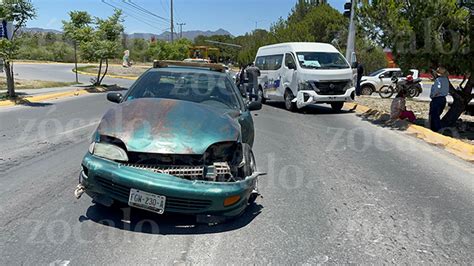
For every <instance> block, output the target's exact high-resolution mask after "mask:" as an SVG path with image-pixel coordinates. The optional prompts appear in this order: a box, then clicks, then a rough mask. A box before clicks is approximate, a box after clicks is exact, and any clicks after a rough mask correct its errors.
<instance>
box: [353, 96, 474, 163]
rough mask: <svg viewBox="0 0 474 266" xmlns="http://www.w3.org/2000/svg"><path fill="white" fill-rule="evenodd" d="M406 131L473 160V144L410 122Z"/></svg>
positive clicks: (357, 107)
mask: <svg viewBox="0 0 474 266" xmlns="http://www.w3.org/2000/svg"><path fill="white" fill-rule="evenodd" d="M344 106H345V107H346V108H349V109H350V110H353V111H355V112H357V113H361V114H363V113H369V112H372V111H376V110H374V109H371V108H369V107H367V106H364V105H360V104H357V103H346V104H345V105H344ZM378 112H379V111H378ZM406 131H407V132H408V133H409V134H411V135H414V136H415V137H417V138H419V139H422V140H423V141H425V142H427V143H429V144H432V145H436V146H438V147H441V148H444V150H446V151H448V152H450V153H452V154H454V155H456V156H458V157H459V158H461V159H463V160H466V161H468V162H474V145H472V144H469V143H466V142H463V141H461V140H458V139H455V138H451V137H448V136H445V135H442V134H439V133H436V132H433V131H431V130H430V129H428V128H425V127H422V126H418V125H415V124H411V123H408V127H407V128H406Z"/></svg>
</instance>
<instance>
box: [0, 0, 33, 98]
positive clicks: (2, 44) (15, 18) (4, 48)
mask: <svg viewBox="0 0 474 266" xmlns="http://www.w3.org/2000/svg"><path fill="white" fill-rule="evenodd" d="M35 16H36V10H35V8H34V6H33V4H32V3H31V2H30V1H28V0H3V1H2V2H1V3H0V17H2V18H4V19H6V20H7V21H12V22H13V34H12V37H11V38H10V39H9V40H8V39H0V58H3V60H4V67H5V75H6V77H7V90H8V96H9V97H12V98H13V97H15V96H16V94H15V80H14V75H13V63H12V59H14V57H15V55H16V54H17V52H18V43H17V42H16V40H15V37H16V35H17V32H18V30H19V29H20V28H21V27H24V26H25V25H26V22H27V21H28V20H30V19H32V18H34V17H35Z"/></svg>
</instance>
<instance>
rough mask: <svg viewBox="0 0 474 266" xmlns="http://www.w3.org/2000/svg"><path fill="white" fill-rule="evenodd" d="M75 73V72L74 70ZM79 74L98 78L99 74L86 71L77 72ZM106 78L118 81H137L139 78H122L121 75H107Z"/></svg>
mask: <svg viewBox="0 0 474 266" xmlns="http://www.w3.org/2000/svg"><path fill="white" fill-rule="evenodd" d="M73 72H74V70H73ZM77 74H81V75H86V76H92V77H96V76H97V74H93V73H89V72H84V71H77ZM105 76H106V77H109V78H117V79H128V80H137V78H138V77H128V76H120V75H109V74H107V75H105Z"/></svg>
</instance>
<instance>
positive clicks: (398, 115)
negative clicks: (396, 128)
mask: <svg viewBox="0 0 474 266" xmlns="http://www.w3.org/2000/svg"><path fill="white" fill-rule="evenodd" d="M405 97H406V91H405V90H404V89H402V90H400V92H399V93H398V94H397V96H396V97H395V99H393V101H392V105H391V106H390V118H391V119H402V120H403V119H408V120H409V121H410V122H415V120H416V116H415V114H414V113H413V112H412V111H408V110H407V107H406V98H405Z"/></svg>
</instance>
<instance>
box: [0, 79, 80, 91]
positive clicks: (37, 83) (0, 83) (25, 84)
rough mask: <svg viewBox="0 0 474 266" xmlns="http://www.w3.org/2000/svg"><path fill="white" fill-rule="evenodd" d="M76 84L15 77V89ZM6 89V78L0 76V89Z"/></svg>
mask: <svg viewBox="0 0 474 266" xmlns="http://www.w3.org/2000/svg"><path fill="white" fill-rule="evenodd" d="M74 84H76V83H75V82H61V81H45V80H22V79H15V89H19V90H21V89H42V88H55V87H67V86H71V85H74ZM6 89H7V80H6V79H5V78H4V77H0V91H2V90H6Z"/></svg>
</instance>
